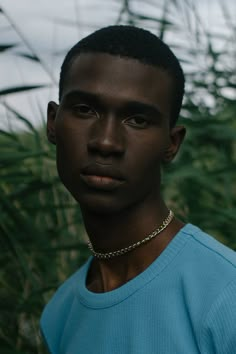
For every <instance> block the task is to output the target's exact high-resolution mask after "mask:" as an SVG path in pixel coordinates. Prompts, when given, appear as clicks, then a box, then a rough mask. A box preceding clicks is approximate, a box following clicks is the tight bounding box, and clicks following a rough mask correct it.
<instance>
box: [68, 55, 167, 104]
mask: <svg viewBox="0 0 236 354" xmlns="http://www.w3.org/2000/svg"><path fill="white" fill-rule="evenodd" d="M172 86H173V84H172V80H171V77H170V75H169V74H168V72H166V71H165V70H163V69H161V68H157V67H154V66H151V65H145V64H143V63H141V62H139V61H138V60H135V59H129V58H123V57H118V56H114V55H110V54H103V53H96V54H94V53H83V54H80V55H79V56H78V57H77V58H76V59H74V60H73V62H72V64H71V67H70V69H69V71H68V73H67V74H66V80H65V82H64V87H63V93H62V98H63V96H65V95H66V94H67V93H68V92H70V91H74V90H80V91H85V92H91V93H94V94H97V95H100V96H105V97H107V98H111V99H116V100H118V101H119V100H120V101H122V100H123V101H129V100H131V101H140V102H143V103H152V104H159V105H161V106H163V107H167V106H168V107H169V106H170V100H171V96H172ZM160 108H161V107H160Z"/></svg>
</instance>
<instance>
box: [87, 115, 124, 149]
mask: <svg viewBox="0 0 236 354" xmlns="http://www.w3.org/2000/svg"><path fill="white" fill-rule="evenodd" d="M120 125H121V123H119V122H118V121H117V118H115V117H102V118H99V119H98V120H97V121H96V122H94V124H93V125H92V127H91V131H90V137H89V141H88V150H89V151H90V152H93V153H97V154H100V155H101V156H110V155H116V156H117V155H122V154H123V153H124V134H123V132H122V127H121V126H120Z"/></svg>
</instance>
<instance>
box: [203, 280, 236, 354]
mask: <svg viewBox="0 0 236 354" xmlns="http://www.w3.org/2000/svg"><path fill="white" fill-rule="evenodd" d="M235 323H236V279H235V278H234V279H233V280H232V281H230V282H229V283H228V284H227V285H226V286H225V287H224V288H223V289H222V291H221V292H220V293H219V294H218V296H217V297H216V299H215V301H214V302H213V303H212V305H211V307H210V309H209V311H208V312H207V314H206V317H205V321H204V323H203V326H202V331H201V336H200V338H201V341H200V343H201V347H202V350H203V353H214V354H221V353H224V354H233V353H235V348H236V326H235Z"/></svg>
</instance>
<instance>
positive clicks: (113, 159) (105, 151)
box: [41, 26, 236, 354]
mask: <svg viewBox="0 0 236 354" xmlns="http://www.w3.org/2000/svg"><path fill="white" fill-rule="evenodd" d="M183 93H184V76H183V72H182V69H181V67H180V64H179V62H178V60H177V59H176V57H175V56H174V54H173V53H172V52H171V50H170V49H169V47H168V46H167V45H165V44H164V43H163V42H162V41H160V40H159V39H158V38H157V37H156V36H154V35H153V34H151V33H149V32H147V31H145V30H142V29H138V28H135V27H129V26H111V27H108V28H104V29H101V30H99V31H97V32H95V33H93V34H91V35H90V36H88V37H86V38H84V39H83V40H81V41H80V42H79V43H78V44H76V45H75V46H74V47H73V48H72V49H71V50H70V52H69V53H68V54H67V56H66V58H65V61H64V63H63V65H62V69H61V77H60V89H59V105H57V104H56V103H54V102H50V103H49V105H48V139H49V141H50V142H51V143H53V144H55V145H56V151H57V167H58V173H59V176H60V178H61V180H62V182H63V183H64V185H65V187H66V188H67V189H68V190H69V191H70V193H71V194H72V196H73V197H74V198H75V199H76V201H78V203H79V204H80V207H81V211H82V214H83V219H84V224H85V227H86V230H87V233H88V236H89V239H90V243H89V247H90V249H91V251H92V253H93V257H91V258H90V259H89V260H88V261H87V263H86V264H85V265H84V266H83V267H82V268H81V269H80V270H79V271H78V272H76V273H75V274H74V275H73V276H72V277H70V278H69V279H68V280H67V281H66V282H65V283H64V284H63V285H62V286H61V287H60V288H59V289H58V291H57V292H56V294H55V295H54V297H53V298H52V299H51V301H50V302H49V304H48V305H47V306H46V308H45V310H44V312H43V315H42V319H41V329H42V333H43V336H44V338H45V341H46V343H47V345H48V348H49V351H50V353H52V354H59V353H60V354H64V353H67V354H79V353H83V354H85V353H86V354H92V353H97V354H111V353H112V354H115V353H117V354H118V353H119V354H120V353H122V354H131V353H135V354H152V353H158V354H174V353H175V354H195V353H196V354H197V353H208V354H213V353H214V354H216V353H218V354H233V353H236V257H235V253H234V252H233V251H231V250H229V249H227V248H226V247H224V246H223V245H221V244H220V243H218V242H217V241H216V240H214V239H213V238H211V237H210V236H208V235H206V234H205V233H203V232H202V231H201V230H200V229H198V228H197V227H195V226H193V225H191V224H186V225H184V224H183V223H182V222H181V221H180V220H178V219H176V218H175V217H174V215H173V213H172V212H171V211H170V210H168V208H167V206H166V205H165V203H164V201H163V199H162V195H161V189H160V181H161V172H160V170H161V165H162V163H167V162H170V161H171V160H172V159H173V158H174V156H175V155H176V153H177V152H178V149H179V147H180V145H181V142H182V140H183V138H184V135H185V129H184V127H182V126H176V121H177V118H178V115H179V111H180V108H181V103H182V97H183Z"/></svg>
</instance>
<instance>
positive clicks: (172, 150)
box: [162, 126, 186, 163]
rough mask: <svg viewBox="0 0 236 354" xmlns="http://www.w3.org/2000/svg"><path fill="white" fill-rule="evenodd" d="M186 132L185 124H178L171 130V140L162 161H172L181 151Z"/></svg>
mask: <svg viewBox="0 0 236 354" xmlns="http://www.w3.org/2000/svg"><path fill="white" fill-rule="evenodd" d="M185 134H186V129H185V127H183V126H176V127H174V128H172V129H171V131H170V141H169V145H168V146H167V148H166V150H165V152H164V155H163V159H162V161H163V162H164V163H169V162H171V161H172V160H173V159H174V157H175V156H176V154H177V152H178V151H179V148H180V145H181V144H182V142H183V140H184V137H185Z"/></svg>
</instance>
